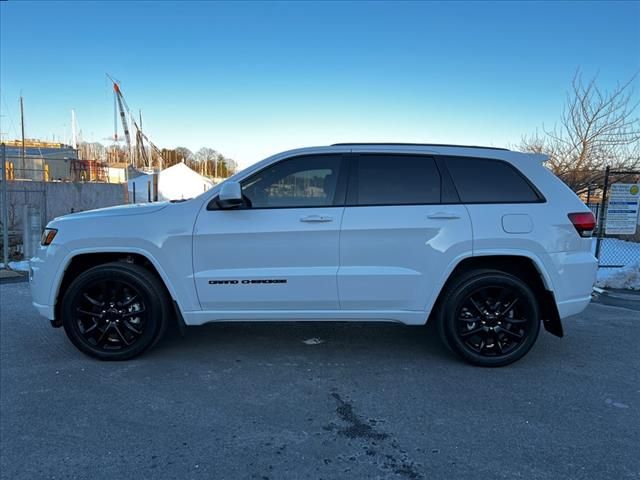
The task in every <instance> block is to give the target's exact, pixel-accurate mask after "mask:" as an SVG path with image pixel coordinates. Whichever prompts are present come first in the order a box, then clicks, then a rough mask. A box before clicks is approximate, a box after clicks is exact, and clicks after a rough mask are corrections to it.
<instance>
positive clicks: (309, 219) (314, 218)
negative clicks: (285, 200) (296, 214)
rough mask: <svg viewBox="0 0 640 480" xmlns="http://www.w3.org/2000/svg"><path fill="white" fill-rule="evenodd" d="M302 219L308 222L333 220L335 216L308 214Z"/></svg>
mask: <svg viewBox="0 0 640 480" xmlns="http://www.w3.org/2000/svg"><path fill="white" fill-rule="evenodd" d="M300 221H301V222H307V223H323V222H332V221H333V217H329V216H328V215H307V216H306V217H302V218H301V219H300Z"/></svg>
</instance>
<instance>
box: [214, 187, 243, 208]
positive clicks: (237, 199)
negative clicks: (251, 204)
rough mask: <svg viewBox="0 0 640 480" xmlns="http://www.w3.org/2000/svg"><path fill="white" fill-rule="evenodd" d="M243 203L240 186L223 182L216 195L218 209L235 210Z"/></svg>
mask: <svg viewBox="0 0 640 480" xmlns="http://www.w3.org/2000/svg"><path fill="white" fill-rule="evenodd" d="M243 203H244V200H243V199H242V187H241V186H240V184H239V183H238V182H230V181H226V182H224V183H223V184H222V186H221V187H220V193H219V194H218V206H219V207H220V208H235V207H239V206H241V205H242V204H243Z"/></svg>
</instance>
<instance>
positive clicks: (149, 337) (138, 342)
mask: <svg viewBox="0 0 640 480" xmlns="http://www.w3.org/2000/svg"><path fill="white" fill-rule="evenodd" d="M60 311H61V314H62V324H63V326H64V329H65V332H66V333H67V336H68V337H69V339H70V340H71V342H72V343H73V344H74V345H75V346H76V347H77V348H78V349H80V350H81V351H83V352H84V353H86V354H88V355H90V356H92V357H95V358H98V359H100V360H126V359H129V358H132V357H135V356H136V355H139V354H140V353H142V352H143V351H145V350H146V349H148V348H149V347H151V346H152V345H153V344H154V343H155V342H156V341H157V340H159V339H160V337H161V336H162V334H163V332H164V330H165V327H166V324H167V312H168V311H169V308H168V305H167V295H166V293H165V290H164V287H163V285H162V284H161V283H160V281H159V280H158V278H157V277H156V276H155V275H153V274H152V273H150V272H149V271H148V270H146V269H144V268H143V267H141V266H139V265H134V264H130V263H125V262H114V263H108V264H104V265H99V266H97V267H94V268H91V269H89V270H87V271H86V272H83V273H82V274H81V275H79V276H78V278H76V280H74V281H73V282H72V284H71V285H70V286H69V288H68V289H67V291H66V292H65V294H64V297H63V299H62V306H61V309H60Z"/></svg>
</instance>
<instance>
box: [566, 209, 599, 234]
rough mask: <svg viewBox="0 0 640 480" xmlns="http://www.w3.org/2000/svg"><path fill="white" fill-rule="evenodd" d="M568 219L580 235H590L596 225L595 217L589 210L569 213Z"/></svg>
mask: <svg viewBox="0 0 640 480" xmlns="http://www.w3.org/2000/svg"><path fill="white" fill-rule="evenodd" d="M568 216H569V220H571V223H573V226H574V227H575V228H576V231H577V232H578V235H580V236H581V237H590V236H591V235H592V234H593V229H594V228H595V227H596V217H594V215H593V213H591V212H580V213H570V214H569V215H568Z"/></svg>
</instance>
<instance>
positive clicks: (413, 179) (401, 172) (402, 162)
mask: <svg viewBox="0 0 640 480" xmlns="http://www.w3.org/2000/svg"><path fill="white" fill-rule="evenodd" d="M440 183H441V181H440V173H439V172H438V168H437V167H436V163H435V161H434V159H433V158H432V157H427V156H421V155H388V154H360V155H357V156H355V157H354V171H352V174H351V181H350V184H349V199H348V204H349V205H422V204H434V203H440V190H441V188H440Z"/></svg>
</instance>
